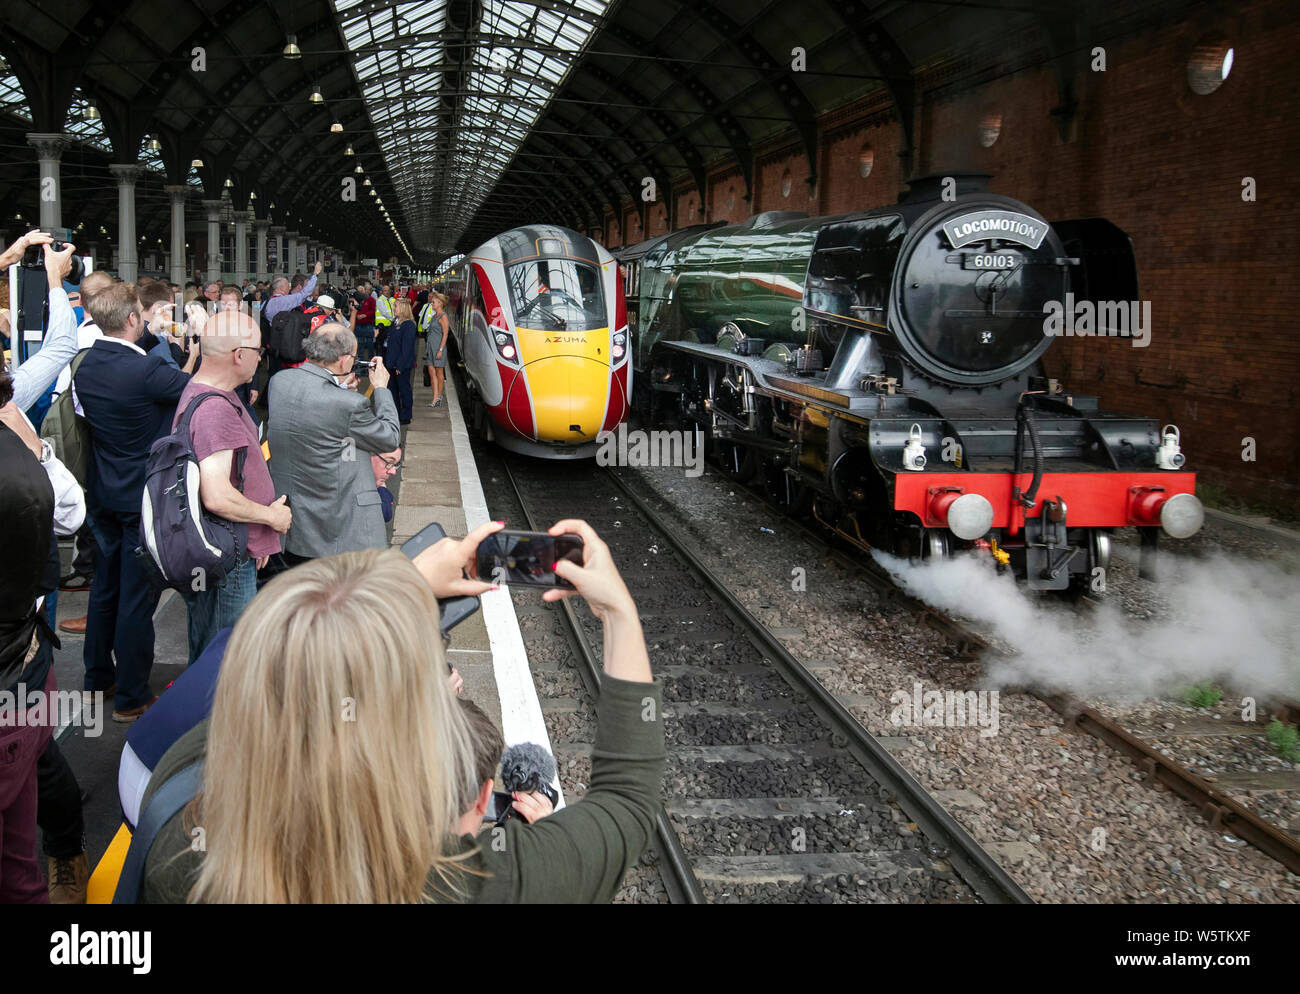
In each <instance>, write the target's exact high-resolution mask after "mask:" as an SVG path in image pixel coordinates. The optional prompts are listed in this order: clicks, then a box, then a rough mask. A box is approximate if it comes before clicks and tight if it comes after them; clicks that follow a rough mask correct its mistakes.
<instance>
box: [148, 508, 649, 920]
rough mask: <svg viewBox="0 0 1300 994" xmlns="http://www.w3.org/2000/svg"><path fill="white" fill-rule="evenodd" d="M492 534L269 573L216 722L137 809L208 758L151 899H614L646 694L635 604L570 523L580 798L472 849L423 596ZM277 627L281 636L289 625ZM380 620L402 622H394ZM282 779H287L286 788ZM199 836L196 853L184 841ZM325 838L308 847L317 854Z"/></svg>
mask: <svg viewBox="0 0 1300 994" xmlns="http://www.w3.org/2000/svg"><path fill="white" fill-rule="evenodd" d="M501 527H502V523H500V522H492V523H489V524H486V525H484V526H482V527H480V528H477V529H475V530H474V531H472V532H471V533H470V534H469V535H468V536H467V537H466V538H464V539H462V540H460V541H455V540H452V539H443V540H442V541H440V542H438V543H437V544H436V545H434V546H432V547H431V548H429V549H426V550H425V551H424V552H423V553H421V554H420V555H419V556H417V557H416V559H415V560H414V561H412V560H408V559H406V558H405V557H404V556H402V555H401V553H400V552H398V551H397V550H379V549H367V550H365V551H362V552H352V553H345V554H343V555H339V556H331V557H329V558H325V559H319V560H316V561H315V562H312V563H308V564H305V565H303V566H300V567H298V568H297V569H294V570H290V571H288V572H286V573H283V574H281V575H280V576H278V577H276V578H275V579H274V580H272V581H271V582H270V583H268V584H267V585H266V586H265V587H264V588H263V589H262V591H261V592H260V593H259V594H258V595H257V597H255V598H254V599H253V602H252V603H251V604H250V605H249V606H248V608H247V610H246V611H245V612H244V614H243V616H242V617H241V618H240V620H239V623H238V624H237V625H236V626H235V630H234V632H233V634H232V635H231V638H230V642H229V644H228V645H227V648H226V653H225V656H224V659H223V661H222V664H221V672H220V675H219V677H218V679H217V687H216V692H215V696H214V699H213V706H212V716H211V718H210V719H209V720H208V721H205V722H202V723H200V724H199V725H197V726H196V727H195V728H193V729H192V730H191V731H190V732H187V733H186V734H185V735H184V736H183V737H182V738H181V739H179V740H178V741H177V742H176V743H175V745H173V746H172V748H171V749H169V750H168V752H167V754H166V755H164V756H163V757H162V759H161V760H160V761H159V763H158V765H157V767H156V768H155V770H154V773H153V776H152V777H151V779H150V782H149V788H148V791H147V793H146V796H145V798H144V806H145V807H146V808H147V807H148V805H149V803H150V801H151V799H152V797H153V796H154V794H156V793H157V791H158V789H159V788H161V787H162V786H163V785H164V784H165V783H166V782H167V781H168V780H169V779H170V778H171V777H172V776H174V775H175V774H176V773H178V772H180V771H182V770H185V769H187V768H189V767H190V766H191V765H192V764H193V763H195V762H196V761H199V760H202V761H203V762H204V766H203V772H202V777H201V782H202V788H201V792H200V793H199V795H198V796H197V797H196V798H195V799H194V800H193V801H192V802H191V803H190V804H189V805H188V806H187V807H183V808H182V809H181V810H180V811H179V812H177V814H175V815H174V816H173V817H172V818H171V819H170V820H169V821H168V822H167V823H166V824H165V825H164V826H163V828H162V830H161V831H160V832H159V834H158V836H157V839H156V840H155V843H154V845H153V848H152V850H151V851H150V853H149V857H148V860H147V862H146V864H145V880H144V885H143V888H142V890H141V894H140V897H141V899H142V901H144V902H146V903H180V902H185V901H196V902H203V903H373V902H381V903H384V902H400V903H416V902H434V901H438V902H443V901H447V902H469V903H531V902H549V903H563V902H568V903H574V902H601V901H608V900H610V899H611V898H612V897H613V896H614V894H615V892H616V891H617V888H618V886H619V883H620V881H621V880H622V878H623V874H624V873H625V872H626V870H627V868H628V867H630V866H631V865H632V864H633V863H634V862H635V861H636V860H637V858H639V856H640V855H641V853H642V852H643V851H644V849H645V847H646V846H647V845H648V844H649V841H650V838H651V833H652V832H653V828H654V815H655V811H656V809H657V806H658V803H659V795H660V777H661V775H662V772H663V763H664V733H663V725H662V722H661V721H660V720H658V717H657V716H658V715H659V714H660V713H661V710H662V709H661V707H660V698H661V687H660V685H659V684H658V683H657V682H656V681H654V680H653V677H652V675H651V671H650V662H649V656H648V654H647V652H646V646H645V639H644V636H643V635H642V632H641V625H640V621H639V618H638V616H637V611H636V605H635V604H634V603H633V602H632V598H631V596H630V595H629V594H628V591H627V587H626V586H625V585H624V583H623V580H622V578H621V577H620V576H619V574H618V570H617V568H616V567H615V566H614V563H613V559H612V557H611V555H610V552H609V548H608V547H607V546H606V545H605V543H604V542H603V541H601V539H600V537H599V536H598V535H597V534H596V533H595V531H594V530H593V529H592V528H591V527H590V526H589V525H588V524H587V523H586V522H584V521H579V520H566V521H561V522H559V523H558V524H556V525H555V526H554V527H552V528H551V534H554V535H558V534H561V533H564V532H576V533H577V534H579V535H581V536H582V538H583V540H584V553H583V562H582V565H578V564H576V563H572V562H567V561H561V562H559V563H557V565H556V572H557V573H558V574H559V575H561V576H562V577H563V578H564V579H565V580H567V581H568V582H569V583H571V584H572V585H573V587H574V589H573V590H560V589H554V590H549V591H547V592H546V593H545V594H544V595H543V596H544V599H545V600H548V601H553V600H558V599H559V598H562V597H566V596H572V595H573V594H577V595H579V596H582V597H584V598H586V600H587V603H588V604H589V605H590V607H591V608H592V610H593V612H594V613H595V614H596V616H597V617H598V618H599V619H600V621H601V623H602V624H603V625H604V629H605V653H604V668H605V675H604V679H603V681H602V684H601V696H600V701H599V703H598V705H597V730H596V742H595V749H594V751H593V753H592V777H591V785H590V787H589V789H588V791H587V793H586V795H585V796H584V798H583V799H582V800H581V801H580V802H578V803H576V804H572V805H570V806H569V807H567V808H565V809H564V810H562V811H559V812H556V813H555V814H552V815H550V816H548V817H545V818H540V820H537V821H536V822H535V823H533V824H529V823H528V822H527V820H525V819H517V818H512V819H510V820H509V821H508V822H507V823H506V824H505V825H504V826H501V827H498V828H493V829H490V831H494V832H496V831H499V832H504V837H503V838H502V844H497V837H496V836H495V835H494V836H492V837H491V838H489V837H487V836H476V835H474V834H471V833H472V832H474V831H476V829H475V828H474V826H473V820H472V819H471V823H470V824H469V825H466V824H465V822H464V821H463V816H464V815H465V814H466V813H467V812H471V811H472V810H473V808H474V807H475V799H476V798H477V797H478V796H479V795H480V790H481V783H482V780H481V779H480V777H479V775H478V774H479V772H480V770H478V769H477V768H476V767H477V765H478V764H476V761H475V753H476V748H475V741H476V740H475V736H474V734H473V732H472V730H471V728H470V726H469V724H468V722H467V720H466V716H465V714H464V713H463V711H462V709H461V708H460V707H459V706H458V704H457V699H456V697H455V695H454V693H453V692H452V690H451V688H450V687H449V685H448V682H447V680H446V679H445V674H446V662H445V657H444V654H443V653H444V650H443V645H442V639H441V638H440V637H439V633H438V611H437V602H436V600H435V597H450V596H463V595H474V594H480V593H483V592H485V591H486V590H487V589H489V587H488V585H487V584H486V583H483V582H481V581H478V580H475V579H469V578H467V575H468V574H469V573H470V572H472V571H473V570H474V568H475V560H476V552H477V548H478V544H479V543H480V542H481V541H482V540H483V539H485V538H486V537H487V536H488V535H491V534H493V533H495V532H497V531H499V530H500V529H501ZM286 619H288V620H287V622H286ZM388 619H398V623H389V621H388ZM288 771H294V772H293V776H292V778H291V779H290V778H289V776H288ZM198 825H201V826H202V827H203V829H204V838H205V842H206V854H204V853H200V852H196V851H195V847H194V846H192V844H191V843H192V841H193V838H192V836H191V831H192V829H193V828H194V827H195V826H198ZM322 839H325V840H329V844H328V845H323V844H322V842H321V840H322Z"/></svg>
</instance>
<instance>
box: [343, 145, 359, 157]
mask: <svg viewBox="0 0 1300 994" xmlns="http://www.w3.org/2000/svg"><path fill="white" fill-rule="evenodd" d="M343 154H344V155H356V154H357V153H356V152H354V151H352V146H351V145H349V146H348V147H347V148H345V149H344V150H343Z"/></svg>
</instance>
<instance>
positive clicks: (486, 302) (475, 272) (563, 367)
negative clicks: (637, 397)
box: [452, 225, 632, 459]
mask: <svg viewBox="0 0 1300 994" xmlns="http://www.w3.org/2000/svg"><path fill="white" fill-rule="evenodd" d="M461 268H462V272H463V279H464V284H463V285H460V286H458V287H456V289H459V290H460V291H461V293H462V300H463V307H464V310H463V313H462V314H461V316H460V320H459V321H458V322H453V324H452V334H453V336H454V341H455V347H456V351H457V354H458V355H459V356H460V357H461V358H462V360H463V362H464V364H465V373H466V378H467V380H468V381H469V394H470V396H469V405H470V411H471V416H472V419H473V421H474V424H475V427H476V429H477V430H478V431H479V432H480V433H481V434H483V435H484V436H485V437H486V438H488V439H489V440H494V441H496V443H497V444H498V445H501V446H502V447H503V448H506V449H510V450H512V451H515V452H521V453H524V454H526V455H532V456H539V457H542V458H546V459H584V458H588V459H589V458H591V457H592V456H594V455H595V453H596V436H597V435H598V434H599V433H600V432H601V431H607V430H613V429H615V428H617V427H618V425H619V424H620V423H622V421H623V420H624V419H625V418H626V417H627V415H628V412H629V410H630V402H629V398H630V396H631V390H632V379H631V363H630V362H629V353H628V342H627V317H626V308H625V305H624V298H623V287H622V285H621V284H620V283H619V280H618V264H617V263H616V262H615V261H614V257H613V256H612V255H610V254H609V252H608V251H606V250H605V249H604V248H603V247H601V246H599V245H597V244H596V243H595V242H593V241H592V240H591V239H590V238H587V237H586V236H585V235H580V234H578V233H577V232H576V231H571V230H569V229H568V228H560V227H556V226H554V225H532V226H528V227H523V228H515V229H514V230H512V231H507V232H504V233H503V234H500V235H497V236H496V237H495V238H491V239H489V240H488V241H486V242H484V243H483V244H482V245H480V246H479V247H478V248H476V249H475V250H474V251H473V252H471V253H470V254H469V257H468V258H467V259H466V260H465V265H464V266H463V267H461Z"/></svg>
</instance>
